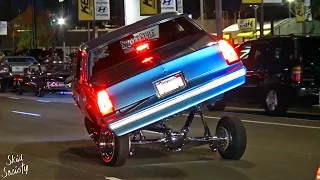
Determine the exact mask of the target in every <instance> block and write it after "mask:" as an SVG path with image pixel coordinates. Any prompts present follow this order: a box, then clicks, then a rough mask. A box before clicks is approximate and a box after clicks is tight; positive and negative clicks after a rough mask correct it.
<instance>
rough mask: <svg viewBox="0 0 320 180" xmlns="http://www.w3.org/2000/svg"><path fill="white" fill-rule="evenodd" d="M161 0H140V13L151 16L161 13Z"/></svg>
mask: <svg viewBox="0 0 320 180" xmlns="http://www.w3.org/2000/svg"><path fill="white" fill-rule="evenodd" d="M159 6H160V0H140V15H141V16H150V15H155V14H158V13H159Z"/></svg>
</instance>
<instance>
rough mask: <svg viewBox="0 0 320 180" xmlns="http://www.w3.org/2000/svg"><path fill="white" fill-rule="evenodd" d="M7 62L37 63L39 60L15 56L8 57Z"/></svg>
mask: <svg viewBox="0 0 320 180" xmlns="http://www.w3.org/2000/svg"><path fill="white" fill-rule="evenodd" d="M7 62H10V63H18V62H28V63H36V62H37V61H36V60H35V59H33V58H23V57H21V58H20V57H17V58H16V57H14V58H7Z"/></svg>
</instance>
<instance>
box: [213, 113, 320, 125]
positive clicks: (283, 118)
mask: <svg viewBox="0 0 320 180" xmlns="http://www.w3.org/2000/svg"><path fill="white" fill-rule="evenodd" d="M219 112H221V113H231V114H237V115H238V114H240V115H245V116H256V117H261V116H262V117H270V116H265V115H258V114H250V113H243V112H226V111H219ZM272 118H273V119H282V120H294V121H308V122H314V123H320V121H318V120H313V119H299V118H291V117H272ZM319 120H320V119H319Z"/></svg>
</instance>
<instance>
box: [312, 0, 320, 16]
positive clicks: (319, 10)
mask: <svg viewBox="0 0 320 180" xmlns="http://www.w3.org/2000/svg"><path fill="white" fill-rule="evenodd" d="M311 12H312V15H313V18H314V19H316V20H319V19H320V0H312V1H311Z"/></svg>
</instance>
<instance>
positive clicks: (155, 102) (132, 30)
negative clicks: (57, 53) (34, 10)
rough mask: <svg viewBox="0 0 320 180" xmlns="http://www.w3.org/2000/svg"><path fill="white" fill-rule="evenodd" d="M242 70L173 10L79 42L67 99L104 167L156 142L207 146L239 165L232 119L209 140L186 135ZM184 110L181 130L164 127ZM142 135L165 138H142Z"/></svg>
mask: <svg viewBox="0 0 320 180" xmlns="http://www.w3.org/2000/svg"><path fill="white" fill-rule="evenodd" d="M245 75H246V69H245V67H244V66H243V64H242V62H241V61H240V60H239V58H238V56H237V54H236V52H235V51H234V49H233V47H232V46H230V45H229V44H228V43H227V42H226V41H224V40H220V39H217V38H215V37H213V36H212V35H210V34H209V33H208V32H206V31H205V30H204V29H202V28H201V27H200V26H199V25H197V24H196V23H195V22H194V21H192V20H191V19H190V18H188V16H186V15H182V14H178V13H175V12H170V13H163V14H158V15H154V16H152V17H149V18H146V19H144V20H141V21H138V22H136V23H134V24H132V25H128V26H125V27H123V28H120V29H118V30H115V31H113V32H110V33H107V34H105V35H102V36H100V37H98V38H96V39H93V40H92V41H90V42H88V43H86V44H83V45H82V46H81V47H80V49H79V53H78V61H77V73H76V76H75V78H74V80H73V97H74V100H75V102H76V103H77V104H78V106H79V108H80V109H81V111H82V112H83V114H84V116H85V125H86V128H87V130H88V133H89V134H90V137H91V138H92V139H93V141H94V142H95V143H96V144H97V145H98V146H99V148H100V152H101V156H102V159H103V161H104V162H105V164H106V165H108V166H121V165H123V164H124V163H125V161H126V159H127V157H128V155H129V154H130V152H132V150H133V148H134V147H135V145H142V144H147V143H162V144H164V146H163V147H164V148H166V149H168V150H174V151H180V150H181V149H182V148H183V147H184V146H186V145H190V146H192V144H193V145H194V144H203V143H207V144H209V145H210V147H211V149H212V150H213V151H216V150H218V151H219V153H220V155H221V156H222V157H223V158H225V159H240V158H241V157H242V155H243V154H244V151H245V149H246V132H245V128H244V126H243V124H242V123H241V121H240V120H239V119H237V118H233V117H223V118H222V119H221V120H220V121H219V123H218V125H217V128H216V133H215V135H211V133H210V130H209V128H208V126H207V123H206V121H205V120H204V118H201V120H202V122H203V125H204V129H205V135H204V136H203V137H200V138H195V137H188V136H187V134H188V132H189V128H190V124H191V122H192V119H193V117H194V115H195V113H200V115H201V117H203V112H202V106H203V105H206V104H213V103H214V102H216V101H218V100H219V99H221V98H222V97H223V94H224V93H225V92H227V91H229V90H231V89H233V88H236V87H238V86H240V85H242V84H244V82H245V78H246V76H245ZM183 112H188V113H189V117H188V119H187V120H186V124H185V125H184V126H183V128H182V130H181V132H174V131H172V130H171V129H170V128H169V127H168V126H166V125H165V122H166V121H167V120H169V119H171V118H172V117H174V116H177V115H179V114H181V113H183ZM144 130H152V131H156V132H160V133H163V135H164V137H163V138H160V139H151V140H150V139H147V138H146V137H145V136H144V133H143V132H144Z"/></svg>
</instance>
